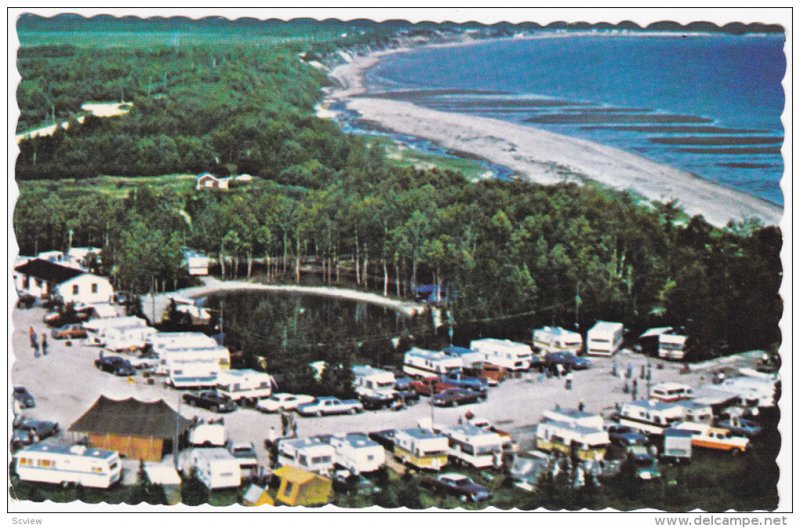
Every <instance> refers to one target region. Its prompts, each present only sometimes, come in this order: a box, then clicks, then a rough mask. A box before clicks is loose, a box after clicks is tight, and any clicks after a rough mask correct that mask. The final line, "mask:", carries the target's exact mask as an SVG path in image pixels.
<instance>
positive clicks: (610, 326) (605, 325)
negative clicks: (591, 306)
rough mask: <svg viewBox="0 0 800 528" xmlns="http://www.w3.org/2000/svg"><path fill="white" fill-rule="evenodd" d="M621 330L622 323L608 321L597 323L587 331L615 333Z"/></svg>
mask: <svg viewBox="0 0 800 528" xmlns="http://www.w3.org/2000/svg"><path fill="white" fill-rule="evenodd" d="M620 328H622V323H612V322H609V321H597V322H596V323H595V324H594V326H593V327H592V328H590V329H589V331H590V332H593V331H596V332H616V331H617V330H619V329H620Z"/></svg>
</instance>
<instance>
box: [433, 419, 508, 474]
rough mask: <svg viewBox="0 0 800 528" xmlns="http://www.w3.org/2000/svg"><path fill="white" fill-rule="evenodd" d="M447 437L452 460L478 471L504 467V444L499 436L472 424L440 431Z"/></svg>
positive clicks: (445, 428)
mask: <svg viewBox="0 0 800 528" xmlns="http://www.w3.org/2000/svg"><path fill="white" fill-rule="evenodd" d="M439 432H440V433H441V434H443V435H444V436H446V437H447V439H448V443H449V450H448V454H449V456H450V459H452V460H454V461H455V462H457V463H461V464H466V465H468V466H472V467H474V468H478V469H484V468H495V469H497V468H499V467H501V466H502V465H503V442H504V439H503V437H501V436H500V435H499V434H497V433H495V432H492V431H489V430H487V429H483V428H480V427H477V426H475V425H472V424H463V425H456V426H453V427H444V428H442V429H441V430H439Z"/></svg>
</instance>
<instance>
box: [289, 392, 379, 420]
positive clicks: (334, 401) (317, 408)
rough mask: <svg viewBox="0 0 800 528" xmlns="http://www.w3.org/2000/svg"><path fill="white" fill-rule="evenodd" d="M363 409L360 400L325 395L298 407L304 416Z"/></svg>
mask: <svg viewBox="0 0 800 528" xmlns="http://www.w3.org/2000/svg"><path fill="white" fill-rule="evenodd" d="M363 411H364V406H363V405H362V404H361V402H360V401H358V400H340V399H339V398H333V397H331V396H323V397H320V398H317V399H316V400H314V401H313V402H311V403H305V404H303V405H300V406H298V407H297V412H299V413H300V414H301V415H303V416H327V415H331V414H356V413H360V412H363Z"/></svg>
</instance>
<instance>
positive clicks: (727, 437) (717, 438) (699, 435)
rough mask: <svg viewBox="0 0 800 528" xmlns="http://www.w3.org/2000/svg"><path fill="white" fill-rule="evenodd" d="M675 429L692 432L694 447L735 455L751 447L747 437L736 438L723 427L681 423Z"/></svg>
mask: <svg viewBox="0 0 800 528" xmlns="http://www.w3.org/2000/svg"><path fill="white" fill-rule="evenodd" d="M675 429H680V430H684V431H691V432H692V446H693V447H702V448H706V449H715V450H717V451H728V452H730V453H731V454H733V455H738V454H741V453H744V452H745V451H747V449H748V448H749V447H750V440H748V439H747V437H746V436H736V435H734V434H732V433H731V432H730V431H729V430H728V429H723V428H722V427H714V426H712V425H708V424H704V423H694V422H681V423H679V424H676V425H675Z"/></svg>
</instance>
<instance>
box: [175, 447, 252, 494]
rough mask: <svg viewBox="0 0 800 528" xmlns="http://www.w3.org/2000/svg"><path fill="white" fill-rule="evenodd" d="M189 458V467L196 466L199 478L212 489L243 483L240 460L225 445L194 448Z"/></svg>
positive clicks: (233, 486) (236, 485) (237, 485)
mask: <svg viewBox="0 0 800 528" xmlns="http://www.w3.org/2000/svg"><path fill="white" fill-rule="evenodd" d="M189 460H190V462H189V467H190V468H194V471H195V476H196V477H197V479H198V480H199V481H200V482H202V483H203V484H205V486H206V487H207V488H208V489H210V490H217V489H225V488H238V487H239V486H241V485H242V469H241V466H240V465H239V461H238V460H236V457H234V456H233V455H231V454H230V453H229V452H228V450H227V449H225V448H224V447H210V448H200V449H193V450H192V452H191V453H190V455H189ZM186 469H189V468H186Z"/></svg>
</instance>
